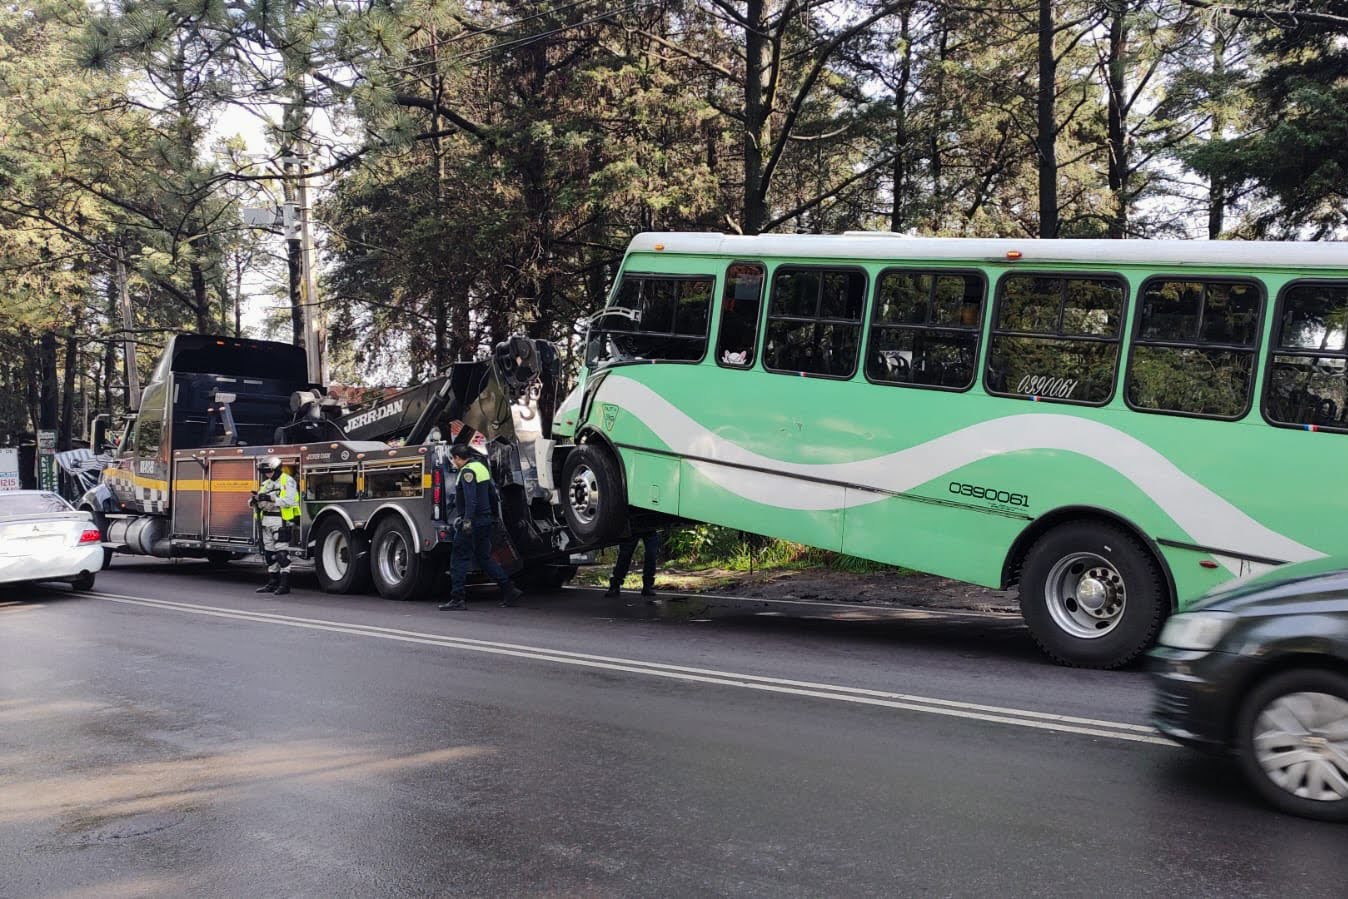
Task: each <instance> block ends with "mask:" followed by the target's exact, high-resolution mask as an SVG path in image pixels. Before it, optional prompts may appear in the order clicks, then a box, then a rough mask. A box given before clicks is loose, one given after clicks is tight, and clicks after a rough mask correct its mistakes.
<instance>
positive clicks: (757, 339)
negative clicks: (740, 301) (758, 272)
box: [708, 259, 772, 371]
mask: <svg viewBox="0 0 1348 899" xmlns="http://www.w3.org/2000/svg"><path fill="white" fill-rule="evenodd" d="M737 265H756V266H758V267H759V268H761V269H762V270H763V285H762V286H761V287H760V288H759V290H758V315H757V316H756V317H755V319H754V347H753V349H754V358H753V360H752V361H750V362H749V364H748V365H732V364H731V363H729V362H722V361H721V359H720V357H719V356H718V357H716V359H715V362H716V365H717V367H718V368H726V369H730V370H731V371H751V370H753V369H754V368H755V367H757V366H758V363H759V361H760V360H761V359H762V357H763V353H762V346H763V338H764V337H766V336H767V335H766V334H765V333H764V328H763V319H764V316H765V315H766V312H767V308H768V282H769V279H770V278H771V276H772V271H771V266H769V265H768V264H767V262H765V261H763V260H762V259H732V260H730V261H729V262H727V263H726V265H725V271H724V272H722V273H721V278H722V283H721V292H720V300H719V302H717V303H716V343H717V344H718V345H719V344H720V342H721V326H722V325H723V324H724V322H723V320H722V316H723V315H724V308H723V307H724V304H725V288H726V285H727V284H729V283H730V269H731V268H733V267H734V266H737ZM710 342H711V341H710V339H708V343H710ZM716 350H717V347H712V354H713V355H714V356H715V354H716Z"/></svg>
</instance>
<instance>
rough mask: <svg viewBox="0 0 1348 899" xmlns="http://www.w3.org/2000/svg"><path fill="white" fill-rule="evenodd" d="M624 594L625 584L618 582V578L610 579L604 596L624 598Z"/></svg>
mask: <svg viewBox="0 0 1348 899" xmlns="http://www.w3.org/2000/svg"><path fill="white" fill-rule="evenodd" d="M622 592H623V582H622V581H620V580H618V579H617V578H616V577H611V578H609V579H608V589H607V590H605V591H604V595H605V596H608V597H614V596H622Z"/></svg>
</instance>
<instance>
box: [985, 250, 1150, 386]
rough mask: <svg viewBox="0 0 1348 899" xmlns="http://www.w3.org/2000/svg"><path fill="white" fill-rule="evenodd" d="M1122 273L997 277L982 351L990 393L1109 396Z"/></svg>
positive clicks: (1121, 302) (1120, 319)
mask: <svg viewBox="0 0 1348 899" xmlns="http://www.w3.org/2000/svg"><path fill="white" fill-rule="evenodd" d="M1126 295H1127V291H1126V288H1125V286H1124V282H1123V280H1122V279H1120V278H1116V277H1111V276H1102V277H1091V278H1080V277H1068V276H1066V275H1053V274H1011V275H1006V276H1005V277H1003V278H1002V281H1001V284H1000V285H999V288H998V293H997V312H996V316H995V319H994V322H993V329H992V339H991V342H990V344H989V349H988V367H987V372H986V373H985V375H984V382H983V383H984V386H985V387H986V388H987V390H988V392H989V393H994V394H1000V395H1002V396H1019V397H1025V398H1034V399H1037V400H1043V401H1047V402H1058V403H1088V404H1091V405H1097V406H1098V405H1103V404H1104V403H1106V402H1108V401H1109V398H1110V396H1112V395H1113V393H1114V376H1115V374H1116V373H1117V371H1118V362H1119V343H1120V338H1121V331H1122V322H1123V306H1124V300H1125V298H1126Z"/></svg>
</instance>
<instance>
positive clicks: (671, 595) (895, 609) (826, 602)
mask: <svg viewBox="0 0 1348 899" xmlns="http://www.w3.org/2000/svg"><path fill="white" fill-rule="evenodd" d="M562 589H563V590H574V591H575V592H577V593H597V592H599V591H600V590H602V589H603V588H602V587H587V586H582V585H579V584H567V585H566V586H565V587H563V588H562ZM659 598H660V599H677V600H681V601H682V600H697V599H714V600H717V601H720V602H729V603H736V604H743V605H751V604H755V603H757V604H761V605H768V606H804V607H805V608H807V609H823V610H827V609H847V610H848V611H858V612H875V613H879V617H895V618H901V617H905V616H907V617H922V618H980V619H983V620H986V621H1019V620H1020V613H1019V612H975V611H973V610H972V609H923V608H918V607H917V606H880V605H868V604H866V603H862V602H837V601H835V600H830V599H768V598H766V597H762V596H731V595H729V594H725V593H680V592H678V591H677V590H661V591H660V597H659ZM886 613H889V614H888V615H887V614H886Z"/></svg>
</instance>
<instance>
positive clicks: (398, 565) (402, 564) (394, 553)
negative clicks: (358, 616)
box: [370, 516, 440, 600]
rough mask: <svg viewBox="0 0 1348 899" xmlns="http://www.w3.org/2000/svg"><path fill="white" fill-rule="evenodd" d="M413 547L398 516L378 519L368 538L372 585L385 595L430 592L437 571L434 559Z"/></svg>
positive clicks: (402, 596) (403, 596)
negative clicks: (377, 523)
mask: <svg viewBox="0 0 1348 899" xmlns="http://www.w3.org/2000/svg"><path fill="white" fill-rule="evenodd" d="M438 558H440V557H439V556H438V555H431V556H423V555H421V553H420V552H419V551H418V549H417V543H416V540H414V539H413V538H412V530H411V528H409V527H408V526H407V522H405V521H403V520H402V519H401V518H398V517H393V516H390V517H388V518H385V519H384V520H383V521H381V522H379V526H378V527H376V528H375V529H374V539H373V540H371V541H370V575H371V576H372V577H373V579H374V588H375V589H376V590H378V591H379V595H380V596H382V597H384V598H385V599H397V600H407V599H421V598H423V597H425V596H428V595H430V593H431V590H432V589H433V587H434V586H435V581H436V577H437V575H438V574H439V572H438V571H436V568H437V567H439V566H438V563H436V562H435V561H434V560H435V559H438Z"/></svg>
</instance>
